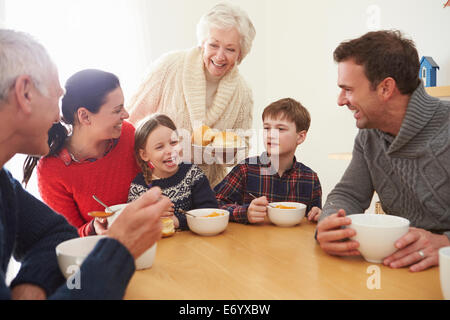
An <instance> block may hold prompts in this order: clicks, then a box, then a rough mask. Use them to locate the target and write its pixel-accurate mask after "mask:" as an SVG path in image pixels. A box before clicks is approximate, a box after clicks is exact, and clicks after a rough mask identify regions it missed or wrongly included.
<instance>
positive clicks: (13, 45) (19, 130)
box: [0, 29, 170, 299]
mask: <svg viewBox="0 0 450 320" xmlns="http://www.w3.org/2000/svg"><path fill="white" fill-rule="evenodd" d="M62 95H63V89H62V88H61V86H60V83H59V79H58V73H57V69H56V66H55V65H54V63H53V62H52V61H51V59H50V57H49V55H48V53H47V52H46V50H45V49H44V47H43V46H42V45H40V44H39V43H38V42H36V41H35V40H34V39H33V38H31V37H30V36H29V35H27V34H24V33H20V32H15V31H12V30H5V29H0V168H1V169H0V299H46V298H53V299H121V298H122V297H123V295H124V293H125V289H126V286H127V284H128V282H129V280H130V278H131V276H132V275H133V273H134V271H135V263H134V260H135V259H136V258H137V257H139V256H140V255H141V254H142V253H143V252H144V251H145V250H146V249H148V248H150V247H151V246H152V245H153V244H154V243H155V241H157V240H158V239H159V238H160V236H161V223H160V219H159V218H160V215H161V213H162V212H163V211H165V210H167V209H168V207H169V206H170V201H169V200H168V199H167V198H165V197H162V196H161V191H160V190H159V189H151V190H150V191H149V192H148V193H146V194H144V195H143V196H142V197H141V198H140V199H138V200H136V201H135V202H134V203H132V204H130V205H129V206H128V207H127V209H126V210H125V211H124V212H123V213H122V214H121V215H120V216H119V217H118V218H117V220H119V219H120V220H121V222H120V223H114V225H112V226H111V228H110V229H109V230H108V233H107V237H105V239H102V240H100V241H99V243H98V244H97V246H96V247H95V248H94V249H93V251H92V252H91V253H90V255H89V256H88V257H87V258H86V259H85V261H84V262H83V264H82V265H81V268H80V270H79V271H78V272H80V274H79V275H80V276H79V279H80V282H81V283H80V286H79V289H77V288H73V289H70V288H69V287H68V286H66V285H65V281H64V277H63V275H62V273H61V272H60V270H59V267H58V263H57V258H56V252H55V247H56V246H57V245H58V244H59V243H61V242H63V241H65V240H68V239H71V238H75V237H77V232H76V230H75V229H74V228H73V227H72V226H70V225H69V224H68V222H67V221H66V220H65V219H64V218H63V217H62V216H60V215H58V214H57V213H55V212H54V211H52V210H51V209H50V208H49V207H47V206H46V205H45V204H44V203H42V202H41V201H39V200H38V199H36V198H34V197H33V196H32V195H31V194H29V193H28V192H27V191H25V190H24V189H23V188H22V186H21V185H20V183H19V182H18V181H17V180H15V179H14V178H13V177H12V175H11V173H10V172H8V171H7V170H6V169H4V168H3V166H4V164H5V163H6V162H7V161H8V160H9V159H11V158H12V157H13V156H14V155H15V154H16V153H24V154H29V155H45V154H47V153H48V151H49V146H48V143H47V140H48V130H49V129H50V127H51V126H52V124H53V123H54V122H56V121H59V119H60V115H59V105H58V104H59V99H60V98H61V96H62ZM12 255H14V257H15V258H16V259H17V260H18V261H20V262H21V268H20V270H19V272H18V274H17V276H16V277H15V278H14V279H13V281H12V282H11V284H10V285H9V286H8V285H7V283H6V281H5V273H6V267H7V265H8V262H9V260H10V258H11V256H12Z"/></svg>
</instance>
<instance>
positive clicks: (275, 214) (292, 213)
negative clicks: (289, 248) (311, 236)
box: [267, 202, 306, 227]
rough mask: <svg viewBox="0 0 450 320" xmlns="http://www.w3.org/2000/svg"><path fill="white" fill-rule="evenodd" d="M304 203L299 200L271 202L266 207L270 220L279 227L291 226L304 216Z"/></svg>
mask: <svg viewBox="0 0 450 320" xmlns="http://www.w3.org/2000/svg"><path fill="white" fill-rule="evenodd" d="M305 213H306V205H304V204H303V203H299V202H271V203H270V206H269V207H268V208H267V214H268V216H269V220H270V222H272V223H273V224H275V225H277V226H279V227H292V226H295V225H297V224H299V223H300V222H301V221H302V219H303V218H304V217H305Z"/></svg>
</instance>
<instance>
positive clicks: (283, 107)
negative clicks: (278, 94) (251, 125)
mask: <svg viewBox="0 0 450 320" xmlns="http://www.w3.org/2000/svg"><path fill="white" fill-rule="evenodd" d="M279 117H281V118H282V119H287V120H289V121H292V122H294V123H295V127H296V129H297V132H300V131H303V130H305V131H308V130H309V125H310V124H311V116H310V115H309V112H308V110H307V109H306V108H305V107H304V106H302V104H301V103H300V102H298V101H296V100H294V99H291V98H284V99H280V100H278V101H275V102H272V103H271V104H270V105H268V106H267V107H266V108H265V109H264V111H263V114H262V120H263V121H264V119H267V118H273V119H277V118H279Z"/></svg>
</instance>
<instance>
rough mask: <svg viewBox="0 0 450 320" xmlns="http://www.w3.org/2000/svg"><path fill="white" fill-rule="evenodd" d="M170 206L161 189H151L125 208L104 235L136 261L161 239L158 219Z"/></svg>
mask: <svg viewBox="0 0 450 320" xmlns="http://www.w3.org/2000/svg"><path fill="white" fill-rule="evenodd" d="M170 206H171V201H170V200H169V198H167V197H165V196H162V195H161V189H159V188H158V187H154V188H151V189H150V190H149V191H147V192H146V193H144V194H143V195H142V196H141V197H139V198H138V199H137V200H135V201H133V202H131V203H130V204H128V205H127V206H126V207H125V209H124V210H123V212H122V213H121V214H120V215H119V216H118V217H117V219H116V220H115V222H114V223H113V224H112V225H111V226H110V228H109V229H108V231H107V233H106V235H107V236H109V237H111V238H115V239H117V240H118V241H120V242H121V243H122V244H123V245H124V246H125V247H127V249H128V250H129V251H130V253H131V254H132V255H133V257H134V258H135V259H136V258H138V257H139V256H140V255H141V254H142V253H144V251H145V250H147V249H148V248H150V247H151V246H152V245H153V244H154V243H155V242H156V241H158V240H159V239H160V238H161V229H162V223H161V221H160V217H161V215H162V214H163V212H166V211H169V208H170Z"/></svg>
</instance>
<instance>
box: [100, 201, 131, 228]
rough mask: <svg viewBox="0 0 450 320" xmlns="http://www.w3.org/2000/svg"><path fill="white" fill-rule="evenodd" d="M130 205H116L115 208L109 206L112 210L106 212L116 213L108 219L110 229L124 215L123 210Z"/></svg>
mask: <svg viewBox="0 0 450 320" xmlns="http://www.w3.org/2000/svg"><path fill="white" fill-rule="evenodd" d="M127 205H128V203H122V204H116V205H115V206H109V208H110V209H111V210H108V209H106V210H105V212H111V211H113V212H115V213H114V214H113V215H112V216H109V217H108V218H106V219H107V220H108V227H110V226H111V225H112V224H113V222H114V220H116V219H117V217H118V216H119V215H120V214H121V213H122V211H123V209H125V207H126V206H127Z"/></svg>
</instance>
